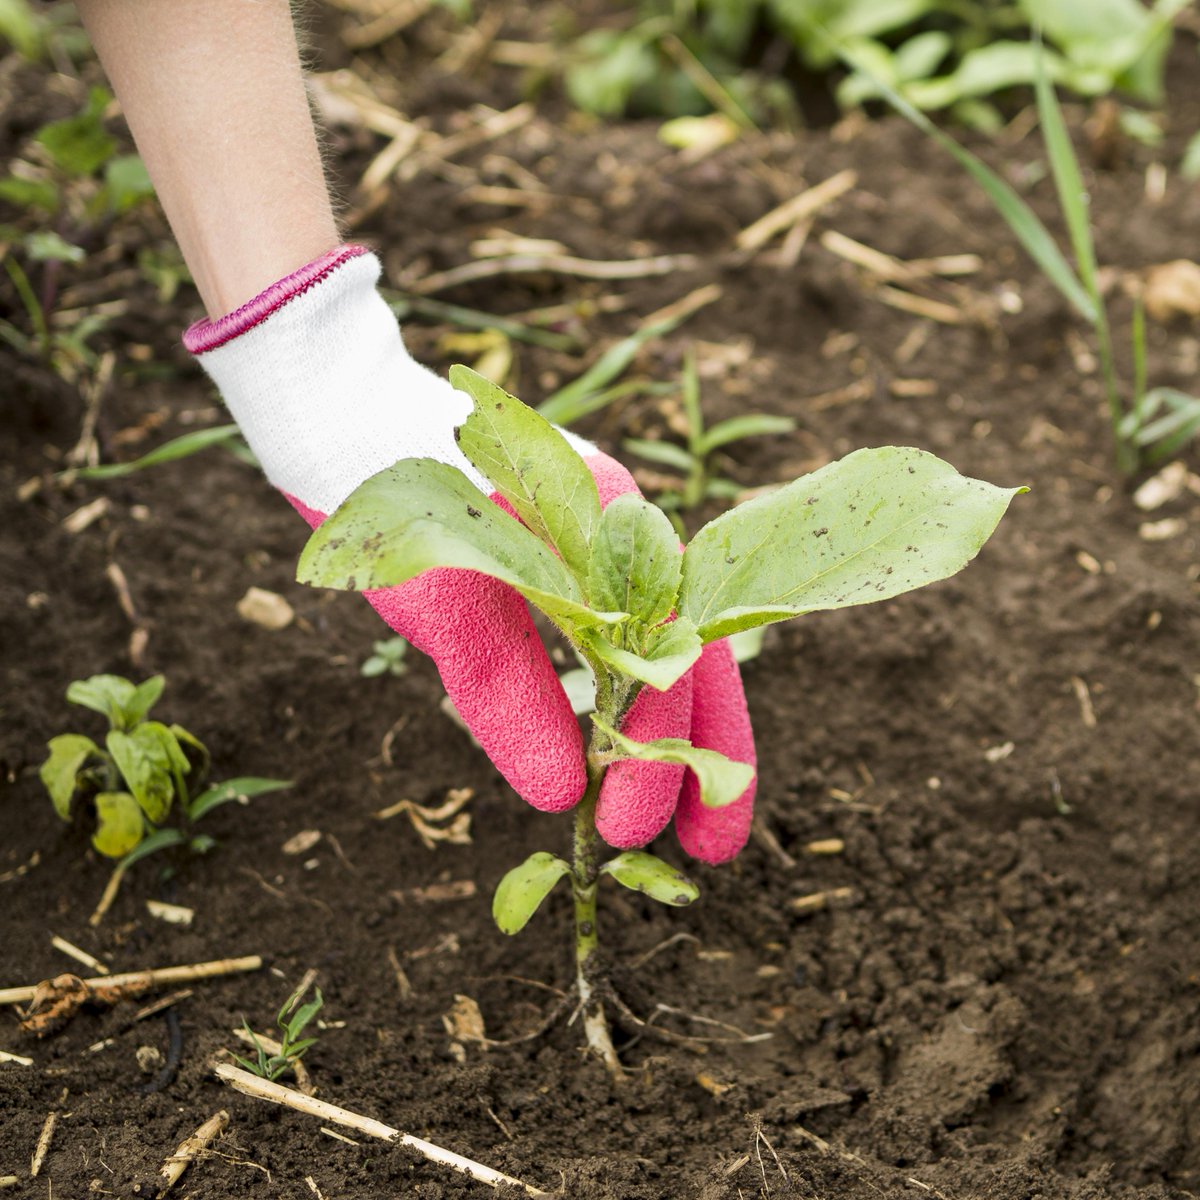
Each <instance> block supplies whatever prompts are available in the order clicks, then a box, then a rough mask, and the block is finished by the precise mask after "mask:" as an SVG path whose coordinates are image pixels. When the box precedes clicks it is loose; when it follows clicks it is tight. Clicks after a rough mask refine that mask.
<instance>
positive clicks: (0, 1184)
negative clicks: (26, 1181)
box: [0, 1175, 21, 1188]
mask: <svg viewBox="0 0 1200 1200" xmlns="http://www.w3.org/2000/svg"><path fill="white" fill-rule="evenodd" d="M20 1182H21V1177H20V1176H19V1175H0V1188H10V1187H16V1186H17V1184H18V1183H20Z"/></svg>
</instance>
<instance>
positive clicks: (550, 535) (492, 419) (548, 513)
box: [450, 366, 600, 579]
mask: <svg viewBox="0 0 1200 1200" xmlns="http://www.w3.org/2000/svg"><path fill="white" fill-rule="evenodd" d="M450 382H451V384H452V385H453V386H454V387H456V388H458V389H459V390H460V391H464V392H466V393H467V395H468V396H470V397H471V399H472V400H473V401H474V402H475V409H474V411H473V412H472V413H471V415H470V416H469V417H468V418H467V419H466V421H465V422H464V423H463V425H462V426H461V428H459V429H458V431H457V433H456V435H455V436H456V438H457V441H458V446H459V449H460V450H461V451H462V452H463V453H464V454H465V455H466V456H467V458H468V459H469V460H470V461H471V463H472V464H473V465H474V467H475V468H476V470H478V471H479V472H480V473H481V474H482V475H484V476H486V477H487V478H488V479H489V480H491V482H492V483H493V484H494V485H495V486H496V490H497V491H499V493H500V494H501V495H502V496H503V497H504V498H505V500H507V501H508V502H509V504H511V505H512V506H513V509H514V510H515V511H516V514H517V516H518V517H520V518H521V520H522V521H523V522H524V523H525V524H526V525H527V526H528V527H529V529H530V530H532V531H533V532H534V533H535V534H536V535H537V536H538V537H539V538H541V539H542V540H543V541H545V542H549V544H550V545H551V546H553V547H554V549H555V550H557V551H558V553H559V554H560V555H561V556H562V559H563V562H565V563H566V564H567V566H568V567H569V568H570V570H571V571H572V573H573V574H574V575H575V577H576V579H583V578H585V577H586V574H587V564H588V544H589V543H590V542H591V540H592V534H593V531H594V530H595V528H596V526H597V525H598V524H599V522H600V495H599V492H598V491H597V490H596V481H595V479H594V478H593V477H592V473H591V471H589V470H588V467H587V464H586V463H585V462H584V461H583V459H582V458H580V456H579V455H578V454H577V453H576V452H575V451H574V450H572V449H571V447H570V446H569V445H568V444H567V439H566V438H564V437H563V435H562V434H561V433H559V431H558V430H557V429H555V428H554V426H553V425H551V424H550V422H549V421H547V420H546V418H545V417H543V416H541V415H540V414H538V413H537V412H535V411H534V410H533V409H532V408H528V407H527V406H526V405H524V404H522V403H521V401H520V400H518V399H517V398H516V396H510V395H509V394H508V393H507V392H506V391H505V390H504V389H503V388H500V387H497V386H496V385H495V384H494V383H491V382H490V381H489V380H487V379H485V378H484V377H483V376H482V375H479V374H477V373H476V372H474V371H472V370H470V369H469V368H468V367H463V366H456V367H451V368H450Z"/></svg>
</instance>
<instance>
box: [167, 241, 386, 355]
mask: <svg viewBox="0 0 1200 1200" xmlns="http://www.w3.org/2000/svg"><path fill="white" fill-rule="evenodd" d="M362 254H370V251H369V250H368V249H367V248H366V246H339V247H338V248H337V249H336V250H330V252H329V253H328V254H323V255H321V257H320V258H317V259H314V260H313V261H312V262H310V263H309V264H308V265H307V266H304V267H301V268H300V270H298V271H293V272H292V273H291V274H290V275H287V276H285V277H284V278H283V279H281V280H279V281H278V283H273V284H271V286H270V287H269V288H267V289H266V291H264V292H259V294H258V295H257V296H255V297H254V299H253V300H248V301H247V302H246V303H245V304H243V305H242V306H241V308H238V309H235V310H234V311H233V312H231V313H228V314H227V315H225V316H223V317H218V318H217V320H215V321H210V320H208V318H205V319H204V320H202V321H197V322H196V323H195V324H194V325H193V326H191V328H189V329H188V331H187V332H186V333H185V334H184V335H183V344H184V346H186V347H187V349H188V351H189V352H190V353H192V354H203V353H204V352H205V351H206V350H215V349H216V348H217V347H218V346H223V345H225V343H226V342H230V341H232V340H233V339H234V338H235V337H237V336H238V335H239V334H243V333H245V332H246V331H247V330H248V329H253V328H254V326H255V325H258V324H260V323H261V322H263V321H265V320H266V319H267V318H268V317H269V316H270V315H271V314H272V313H273V312H276V311H277V310H279V309H280V308H282V307H283V306H284V305H285V304H287V303H288V301H289V300H294V299H295V298H296V297H297V296H301V295H303V294H304V293H305V292H307V291H308V289H309V288H310V287H313V286H314V285H315V284H318V283H321V282H322V281H323V280H324V279H327V278H328V277H329V275H330V274H332V273H333V272H334V271H336V270H337V268H338V267H340V266H341V265H342V264H343V263H345V262H349V260H350V259H352V258H358V257H359V256H360V255H362Z"/></svg>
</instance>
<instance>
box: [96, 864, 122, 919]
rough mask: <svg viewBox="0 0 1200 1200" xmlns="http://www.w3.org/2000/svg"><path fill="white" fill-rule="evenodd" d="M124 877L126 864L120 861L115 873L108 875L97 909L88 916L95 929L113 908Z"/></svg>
mask: <svg viewBox="0 0 1200 1200" xmlns="http://www.w3.org/2000/svg"><path fill="white" fill-rule="evenodd" d="M124 878H125V866H124V864H122V863H118V864H117V866H116V867H114V868H113V873H112V874H111V875H110V876H109V877H108V882H107V883H106V884H105V885H104V893H103V895H101V897H100V903H99V904H97V905H96V911H95V912H94V913H92V915H91V916H90V917H88V924H89V925H90V926H91V927H92V928H93V929H95V928H96V926H97V925H99V924H100V922H101V921H103V920H104V915H105V913H107V912H108V910H109V909H110V908H112V903H113V901H114V900H115V899H116V898H117V891H118V889H119V888H120V886H121V880H122V879H124Z"/></svg>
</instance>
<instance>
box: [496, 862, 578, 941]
mask: <svg viewBox="0 0 1200 1200" xmlns="http://www.w3.org/2000/svg"><path fill="white" fill-rule="evenodd" d="M570 873H571V867H570V864H569V863H566V862H564V861H563V860H562V859H561V858H557V857H556V856H555V855H553V854H548V853H547V852H546V851H545V850H539V851H538V852H537V853H536V854H531V855H530V856H529V857H528V858H527V859H526V860H525V861H524V862H523V863H522V864H521V865H520V866H519V867H513V869H512V870H511V871H509V872H508V874H507V875H505V876H504V878H503V879H502V880H500V885H499V886H498V887H497V888H496V895H495V897H494V898H493V900H492V916H493V917H494V918H495V921H496V924H497V925H498V926H499V927H500V931H501V932H502V933H510V934H511V933H519V932H520V931H521V930H522V929H524V928H525V926H526V924H527V923H528V921H529V918H530V917H532V916H533V914H534V913H535V912H537V910H538V907H539V905H540V904H541V903H542V901H543V900H545V898H546V897H547V896H548V895H549V894H550V891H551V889H552V888H553V887H554V885H555V884H556V883H557V882H558V881H559V880H560V879H561V878H562V877H563V876H564V875H569V874H570Z"/></svg>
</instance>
